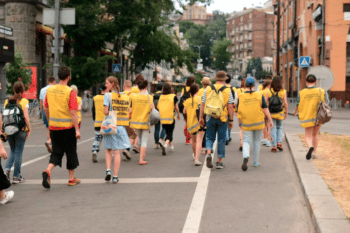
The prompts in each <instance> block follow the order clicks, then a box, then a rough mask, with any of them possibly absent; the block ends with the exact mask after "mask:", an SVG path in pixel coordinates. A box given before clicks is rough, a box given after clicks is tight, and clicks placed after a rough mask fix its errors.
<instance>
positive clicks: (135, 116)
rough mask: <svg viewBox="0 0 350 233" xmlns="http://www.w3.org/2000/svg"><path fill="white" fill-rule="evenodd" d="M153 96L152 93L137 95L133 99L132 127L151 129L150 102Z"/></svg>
mask: <svg viewBox="0 0 350 233" xmlns="http://www.w3.org/2000/svg"><path fill="white" fill-rule="evenodd" d="M152 103H153V97H152V96H150V95H141V94H138V95H135V96H134V97H133V98H132V100H131V119H130V127H131V128H134V129H149V124H148V120H149V114H150V112H151V107H150V104H152Z"/></svg>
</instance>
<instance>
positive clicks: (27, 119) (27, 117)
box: [23, 107, 32, 141]
mask: <svg viewBox="0 0 350 233" xmlns="http://www.w3.org/2000/svg"><path fill="white" fill-rule="evenodd" d="M23 114H24V121H25V123H26V125H27V128H28V131H27V136H26V139H25V140H26V141H27V139H28V137H29V135H30V133H31V131H32V129H31V127H30V121H29V114H28V107H25V108H24V110H23Z"/></svg>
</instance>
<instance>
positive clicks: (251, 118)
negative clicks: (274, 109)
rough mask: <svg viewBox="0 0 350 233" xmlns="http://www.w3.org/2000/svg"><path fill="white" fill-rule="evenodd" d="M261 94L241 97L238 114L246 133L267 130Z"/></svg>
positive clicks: (241, 95)
mask: <svg viewBox="0 0 350 233" xmlns="http://www.w3.org/2000/svg"><path fill="white" fill-rule="evenodd" d="M262 98H263V96H262V94H261V93H260V92H253V93H252V94H250V93H241V94H240V95H239V105H238V114H239V116H240V119H241V122H242V129H243V130H244V131H252V130H260V129H263V128H265V115H264V112H263V109H262V107H261V105H262Z"/></svg>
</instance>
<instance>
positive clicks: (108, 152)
mask: <svg viewBox="0 0 350 233" xmlns="http://www.w3.org/2000/svg"><path fill="white" fill-rule="evenodd" d="M111 166H112V150H111V149H107V150H106V168H107V170H111ZM119 168H120V151H119V150H115V151H114V173H113V174H114V175H113V176H118V173H119Z"/></svg>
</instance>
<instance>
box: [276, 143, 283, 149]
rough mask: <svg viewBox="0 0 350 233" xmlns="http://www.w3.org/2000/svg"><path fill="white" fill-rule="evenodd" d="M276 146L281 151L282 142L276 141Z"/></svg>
mask: <svg viewBox="0 0 350 233" xmlns="http://www.w3.org/2000/svg"><path fill="white" fill-rule="evenodd" d="M277 148H278V149H279V150H280V151H283V147H282V143H277Z"/></svg>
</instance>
